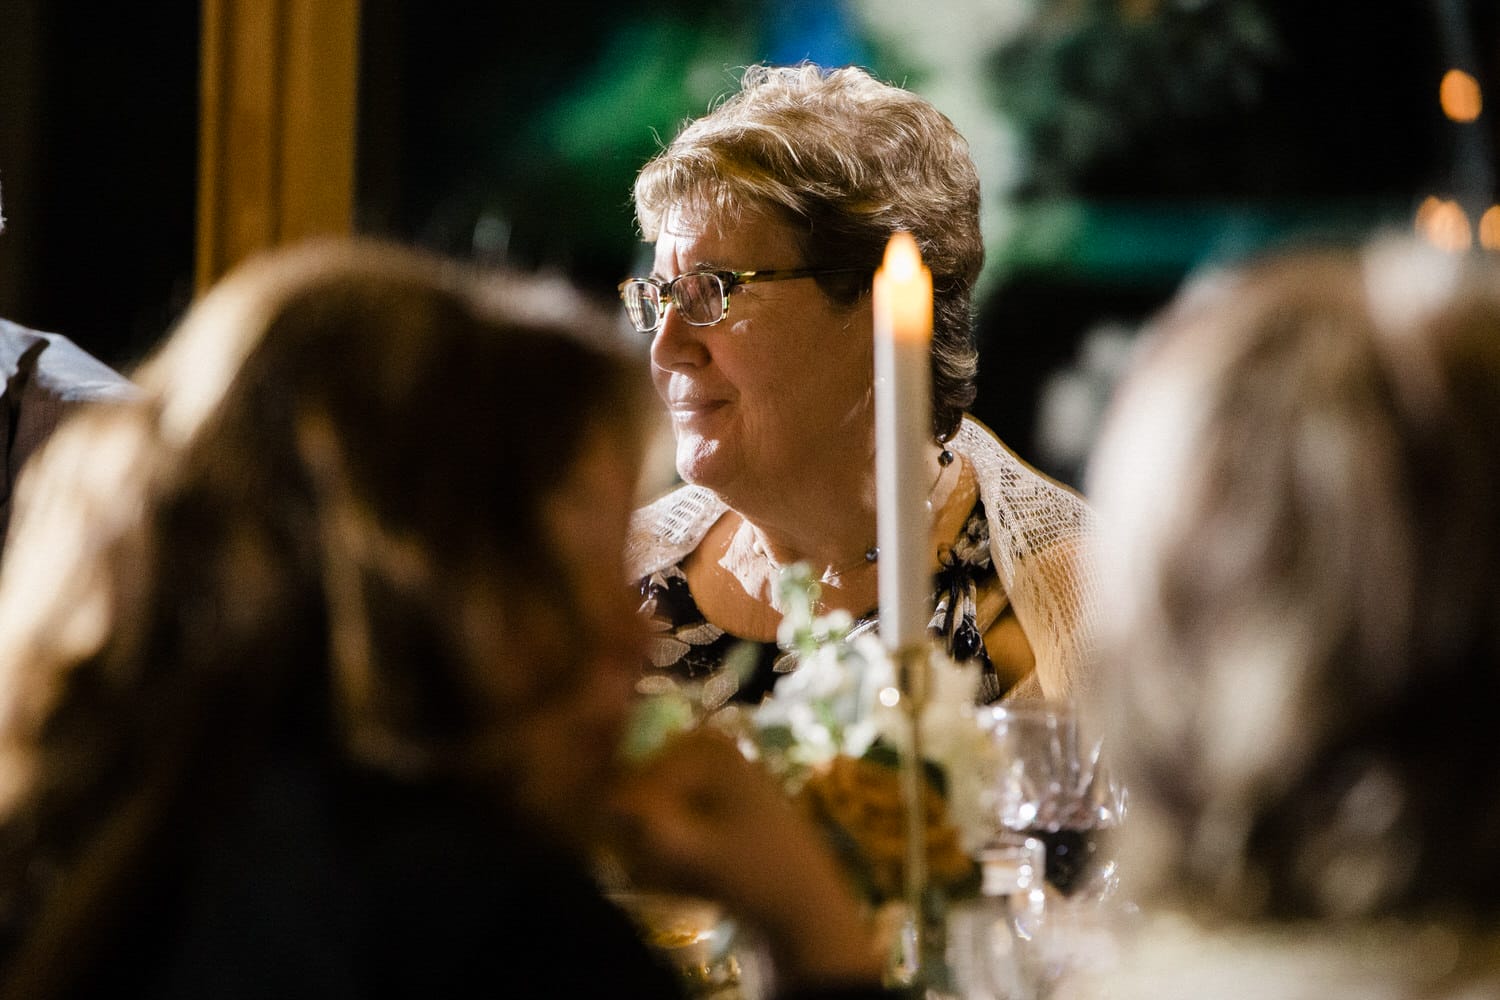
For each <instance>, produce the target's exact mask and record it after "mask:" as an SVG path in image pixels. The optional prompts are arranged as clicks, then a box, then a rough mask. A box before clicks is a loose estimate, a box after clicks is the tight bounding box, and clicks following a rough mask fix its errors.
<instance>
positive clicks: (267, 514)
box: [0, 241, 649, 965]
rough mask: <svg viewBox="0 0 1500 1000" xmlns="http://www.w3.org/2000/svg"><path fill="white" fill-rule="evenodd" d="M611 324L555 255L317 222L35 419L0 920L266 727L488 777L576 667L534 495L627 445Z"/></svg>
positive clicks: (634, 413) (264, 748)
mask: <svg viewBox="0 0 1500 1000" xmlns="http://www.w3.org/2000/svg"><path fill="white" fill-rule="evenodd" d="M618 323H619V321H618V319H617V316H616V314H615V312H614V311H613V310H604V309H602V308H601V307H600V305H599V304H598V303H596V302H592V301H588V300H586V299H585V298H584V296H583V295H582V294H581V293H580V292H579V291H578V290H577V289H576V288H574V287H572V286H570V285H568V284H566V283H565V282H564V281H562V280H560V279H555V278H547V277H543V276H539V275H519V274H510V275H507V274H495V273H485V272H481V271H478V270H473V269H470V268H468V267H466V266H463V265H460V264H457V263H454V262H449V261H442V260H438V259H436V258H431V257H428V256H426V255H423V254H421V253H418V252H416V251H411V250H406V249H402V248H399V247H395V246H390V245H385V244H382V243H375V242H365V241H354V242H350V243H336V242H318V243H314V244H310V245H307V246H303V247H298V248H295V249H293V250H285V251H280V252H277V253H274V254H270V255H267V256H266V257H264V258H261V259H257V260H254V261H252V262H250V263H247V264H246V265H244V266H242V267H241V268H240V269H239V270H238V271H236V272H235V273H233V274H232V275H231V276H229V277H228V278H227V279H226V280H225V281H224V282H223V283H222V284H221V285H219V286H218V287H216V288H215V289H213V290H212V291H211V292H209V293H208V294H207V295H206V296H205V297H204V298H203V299H202V300H201V301H200V302H199V303H198V304H196V305H195V306H194V308H193V309H192V310H191V311H190V312H189V314H188V315H187V316H186V317H185V319H184V321H183V323H182V324H181V326H180V327H179V328H178V329H177V330H176V331H175V332H174V333H173V335H172V336H171V337H170V338H169V339H168V341H167V342H166V343H165V344H164V346H163V347H162V348H161V349H160V351H159V352H158V353H157V354H156V355H155V356H154V357H152V358H150V359H149V360H148V361H147V362H146V363H145V364H144V365H143V366H142V367H141V368H140V369H139V370H138V371H137V372H136V373H134V378H135V381H136V382H137V383H138V384H139V385H140V387H141V388H142V390H143V393H142V397H141V398H140V399H139V400H138V401H134V402H131V403H129V404H127V405H123V406H113V407H111V408H109V409H101V410H98V411H89V412H85V413H83V414H81V415H80V416H79V417H78V418H77V419H76V420H74V421H71V422H69V423H68V424H66V425H64V426H63V427H62V428H61V429H60V430H59V431H58V433H57V434H56V435H55V436H54V438H53V439H52V440H51V442H50V443H49V444H48V446H47V447H46V449H45V451H44V452H43V453H42V454H41V455H40V457H39V458H38V460H37V461H36V462H35V464H34V465H32V466H30V467H28V469H27V471H26V473H25V475H24V477H23V479H22V482H21V484H20V490H19V493H18V498H17V508H16V520H15V527H14V529H13V534H12V537H11V541H10V545H9V547H8V548H7V550H6V554H5V560H4V564H3V570H0V941H3V940H4V939H5V937H6V936H7V935H8V936H10V937H12V938H13V937H14V936H15V935H18V934H21V933H23V932H24V933H30V930H31V928H32V927H33V926H39V927H40V928H41V932H40V933H39V934H38V935H37V938H38V939H40V940H41V942H42V943H41V944H40V945H37V944H36V943H35V941H33V942H32V945H33V952H35V951H36V949H37V948H38V947H40V948H41V949H42V950H43V952H45V949H46V948H47V947H48V944H47V942H51V946H53V947H62V946H63V945H61V944H60V942H68V941H72V940H74V937H73V932H74V931H75V930H76V928H77V926H79V924H80V922H86V921H87V920H90V919H93V906H92V905H91V904H92V903H94V902H97V901H98V900H100V899H106V898H108V897H109V895H110V891H111V887H112V886H115V884H116V881H117V880H118V879H120V878H125V877H127V875H128V872H129V870H130V868H131V859H132V858H133V857H134V856H135V854H136V853H138V852H139V851H141V850H144V849H145V847H146V844H147V843H148V841H150V840H151V838H152V835H153V834H152V832H153V830H155V829H157V828H158V827H160V826H161V825H162V824H163V823H165V822H167V821H168V818H169V817H173V818H174V819H173V821H174V822H176V821H177V820H176V819H175V817H178V816H179V815H181V814H182V813H183V812H184V811H187V812H191V811H192V810H193V809H195V808H198V809H201V808H202V806H201V802H200V803H195V802H194V799H195V798H199V799H202V798H207V797H211V796H212V795H218V794H222V789H223V788H225V787H233V786H234V782H235V781H236V779H238V778H241V777H243V776H244V775H245V774H246V773H247V772H248V771H251V770H253V768H254V767H255V762H256V761H258V760H260V759H261V758H263V757H264V755H266V754H268V753H278V752H282V751H283V750H284V749H285V748H287V747H292V748H301V749H302V750H304V751H306V752H308V753H310V754H313V755H314V756H322V757H326V758H327V759H329V760H331V761H335V762H336V761H344V762H347V763H349V764H355V765H358V766H361V767H368V768H373V769H375V770H378V771H380V772H383V773H386V774H390V775H393V776H396V777H398V778H428V777H435V778H440V779H443V780H482V781H485V782H502V783H503V775H504V771H505V765H504V760H503V758H502V757H501V756H498V755H499V754H501V750H499V749H497V748H499V747H501V746H503V743H504V739H503V737H504V732H505V726H506V724H507V719H510V718H513V717H515V716H516V715H517V714H518V713H523V712H526V711H528V710H530V709H532V708H534V707H535V706H536V705H538V704H539V703H542V702H545V700H546V699H548V698H551V697H556V696H557V695H558V694H559V693H561V692H564V691H566V690H567V689H568V686H569V685H570V684H574V683H577V679H576V678H573V677H570V676H569V675H568V673H567V672H566V671H564V670H562V669H561V667H562V665H564V664H566V663H568V662H569V658H568V657H565V656H560V655H556V654H558V652H559V650H560V647H561V646H562V644H564V643H565V642H569V641H572V642H575V643H576V642H578V641H581V640H577V639H574V640H569V639H568V638H567V634H568V633H567V630H566V628H565V622H566V619H567V609H568V601H569V595H568V593H567V588H566V587H565V586H564V584H563V582H562V581H563V580H564V579H565V577H566V575H567V574H566V573H565V571H564V568H563V567H560V566H559V565H558V564H557V557H556V556H555V555H554V553H553V551H552V548H551V545H550V541H549V536H548V533H547V531H546V530H545V523H546V522H545V509H546V506H547V502H548V498H549V496H551V495H552V494H553V492H554V491H555V490H557V489H559V488H560V484H562V483H563V482H564V480H565V478H566V476H567V474H568V470H569V469H570V467H571V464H572V462H573V461H574V459H575V458H576V457H577V456H578V455H579V453H580V451H581V449H582V448H583V447H584V443H585V441H586V440H590V439H591V436H593V435H597V434H599V433H603V432H606V431H612V432H613V433H618V434H619V435H620V442H621V447H622V448H635V447H637V444H636V443H635V442H634V441H633V435H635V433H636V432H637V430H639V428H640V426H641V425H640V424H639V423H638V422H637V421H638V420H639V419H640V418H639V414H642V413H644V412H645V404H646V399H647V394H648V393H649V382H648V381H647V380H646V377H645V370H644V367H643V365H642V363H641V359H640V358H638V357H636V356H635V355H634V353H633V351H634V348H633V347H627V346H626V345H627V341H626V340H625V339H624V335H623V330H622V329H621V328H620V327H619V325H618ZM622 585H623V581H622ZM549 654H550V655H549ZM546 668H550V669H546ZM37 920H40V921H41V922H40V924H36V923H35V922H36V921H37ZM32 958H33V962H34V963H36V962H40V963H41V964H42V965H46V963H47V962H48V961H53V962H54V963H55V962H59V961H64V962H65V961H66V956H59V955H52V956H50V958H49V956H47V955H46V954H41V955H40V956H38V955H36V954H34V955H33V956H32Z"/></svg>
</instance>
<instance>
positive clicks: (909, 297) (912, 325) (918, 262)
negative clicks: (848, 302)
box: [874, 231, 932, 341]
mask: <svg viewBox="0 0 1500 1000" xmlns="http://www.w3.org/2000/svg"><path fill="white" fill-rule="evenodd" d="M874 305H875V312H876V315H877V318H878V319H881V320H883V322H877V323H876V326H875V329H876V334H877V336H878V335H881V334H882V333H884V335H886V336H890V337H892V338H893V339H895V340H897V341H912V340H919V341H930V340H932V272H931V271H929V270H927V268H926V266H925V265H923V263H922V252H921V250H920V249H918V247H917V241H916V238H915V237H913V236H912V234H911V233H908V232H905V231H900V232H896V233H894V234H892V236H891V240H890V242H889V243H887V244H886V248H885V259H884V261H883V262H882V263H881V266H880V269H879V270H878V271H876V272H875V284H874Z"/></svg>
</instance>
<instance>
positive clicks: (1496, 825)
mask: <svg viewBox="0 0 1500 1000" xmlns="http://www.w3.org/2000/svg"><path fill="white" fill-rule="evenodd" d="M1146 336H1147V340H1146V341H1145V342H1144V343H1143V345H1142V355H1141V357H1140V358H1139V360H1138V362H1137V367H1136V368H1135V370H1133V371H1132V372H1131V373H1130V375H1129V376H1128V377H1127V379H1126V381H1125V383H1124V384H1123V385H1122V387H1121V389H1120V392H1119V395H1118V396H1117V398H1116V400H1115V403H1114V407H1113V409H1112V411H1111V413H1110V415H1109V419H1108V420H1107V422H1106V425H1105V429H1104V432H1103V434H1102V436H1101V438H1100V440H1099V442H1098V445H1097V449H1096V452H1095V455H1094V458H1093V464H1092V466H1091V469H1090V472H1089V476H1088V492H1089V494H1090V496H1091V499H1092V500H1093V501H1094V503H1095V505H1096V509H1097V510H1098V512H1099V515H1100V523H1101V531H1102V534H1101V537H1102V539H1103V540H1104V541H1103V543H1102V544H1101V545H1100V548H1099V553H1098V554H1099V571H1100V575H1099V580H1098V585H1099V588H1100V591H1099V594H1100V606H1101V607H1102V608H1104V609H1105V615H1104V620H1103V621H1102V622H1101V626H1100V648H1101V650H1102V658H1101V662H1100V664H1099V670H1100V677H1101V682H1102V684H1101V691H1100V701H1099V703H1100V705H1101V708H1102V710H1103V711H1104V712H1105V713H1106V715H1107V718H1108V719H1109V721H1110V723H1111V730H1112V732H1113V733H1114V737H1113V739H1114V747H1115V749H1116V752H1117V753H1118V754H1119V755H1120V756H1121V760H1122V769H1123V771H1124V773H1125V777H1126V782H1127V785H1128V786H1129V788H1130V795H1131V814H1130V817H1129V819H1128V821H1127V822H1128V826H1129V828H1130V829H1129V831H1128V832H1127V833H1126V834H1125V835H1124V842H1125V845H1126V847H1127V853H1128V859H1127V861H1126V863H1125V865H1124V866H1123V867H1122V870H1123V871H1126V872H1127V873H1128V875H1130V876H1133V877H1134V878H1135V880H1136V883H1135V884H1136V888H1137V890H1138V891H1139V892H1141V893H1143V894H1144V895H1146V896H1147V897H1150V898H1155V897H1158V896H1159V897H1165V898H1168V899H1170V900H1173V901H1175V902H1177V903H1179V904H1181V905H1183V906H1185V907H1187V908H1190V909H1195V910H1198V911H1202V912H1206V913H1213V914H1219V915H1221V916H1223V915H1234V916H1269V917H1275V918H1298V917H1325V916H1333V917H1341V918H1359V917H1370V916H1376V915H1391V914H1395V915H1415V914H1427V913H1431V912H1433V911H1439V910H1460V911H1467V912H1468V913H1469V914H1471V915H1475V916H1482V917H1484V918H1486V919H1489V920H1493V919H1494V918H1495V917H1496V916H1500V906H1497V904H1496V903H1495V900H1496V899H1497V898H1500V897H1497V892H1500V857H1497V856H1496V855H1495V853H1494V851H1493V846H1492V845H1493V843H1494V842H1495V840H1496V839H1497V838H1500V793H1497V792H1496V791H1495V788H1496V786H1495V783H1494V778H1493V775H1494V774H1495V773H1496V771H1497V769H1500V742H1497V741H1496V740H1495V738H1494V734H1495V733H1496V732H1497V731H1500V270H1497V268H1496V266H1495V264H1494V263H1493V262H1492V261H1488V260H1484V259H1480V258H1465V257H1457V256H1449V255H1442V254H1438V253H1437V252H1436V251H1432V250H1431V249H1430V248H1422V247H1418V246H1414V245H1408V244H1407V243H1406V242H1405V241H1404V240H1402V241H1393V240H1385V239H1382V240H1378V241H1375V242H1374V243H1372V244H1371V245H1370V246H1368V247H1365V248H1362V249H1361V250H1360V251H1355V250H1352V249H1345V250H1340V249H1314V248H1306V249H1302V250H1298V251H1291V250H1287V251H1283V252H1281V253H1277V254H1274V255H1271V256H1269V257H1268V258H1266V259H1263V260H1260V261H1255V262H1249V263H1246V264H1245V265H1243V266H1241V267H1239V268H1236V269H1233V270H1230V271H1227V272H1216V273H1214V274H1212V275H1211V276H1206V277H1204V278H1203V279H1201V280H1198V281H1195V282H1193V283H1192V284H1191V286H1190V287H1189V288H1188V289H1186V290H1185V291H1184V292H1183V293H1182V295H1181V296H1180V297H1179V299H1178V301H1177V302H1176V303H1174V304H1173V306H1172V307H1171V308H1169V309H1168V310H1166V311H1165V312H1164V314H1163V315H1162V316H1161V317H1159V319H1158V321H1157V322H1156V323H1155V324H1153V325H1152V326H1151V327H1150V328H1149V329H1148V332H1147V335H1146Z"/></svg>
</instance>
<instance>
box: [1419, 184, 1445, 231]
mask: <svg viewBox="0 0 1500 1000" xmlns="http://www.w3.org/2000/svg"><path fill="white" fill-rule="evenodd" d="M1442 207H1443V199H1441V198H1439V197H1438V196H1437V195H1435V194H1430V195H1428V196H1427V197H1425V198H1423V199H1422V203H1421V204H1420V205H1418V206H1417V218H1416V223H1417V232H1419V233H1425V232H1427V227H1428V226H1430V225H1432V213H1434V212H1436V211H1437V210H1438V209H1440V208H1442Z"/></svg>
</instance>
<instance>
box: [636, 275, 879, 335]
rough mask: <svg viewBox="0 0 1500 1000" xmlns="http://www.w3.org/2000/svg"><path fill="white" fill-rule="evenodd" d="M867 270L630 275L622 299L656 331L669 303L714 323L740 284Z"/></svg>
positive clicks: (700, 321)
mask: <svg viewBox="0 0 1500 1000" xmlns="http://www.w3.org/2000/svg"><path fill="white" fill-rule="evenodd" d="M868 270H869V268H864V267H798V268H790V269H787V270H780V271H689V272H687V273H686V274H679V275H678V276H677V277H675V278H673V279H672V280H671V281H658V280H657V279H656V278H627V279H626V280H624V281H622V282H620V298H621V300H622V301H624V303H625V312H626V313H627V314H628V315H629V316H630V322H631V323H632V324H634V326H635V328H636V329H637V330H639V331H640V332H641V333H655V332H656V331H657V330H659V329H661V324H662V321H663V320H664V319H665V318H666V308H667V306H668V305H671V306H672V307H673V308H675V309H676V310H677V312H678V313H679V314H680V315H681V316H682V318H683V319H685V320H687V322H689V323H691V324H692V325H693V326H713V325H714V324H715V323H717V322H719V321H720V320H722V319H723V318H724V317H725V316H727V315H729V293H730V292H732V291H734V289H735V286H737V285H749V284H753V283H755V282H757V281H791V280H793V279H795V278H815V277H818V276H819V275H823V274H852V273H854V272H855V271H868Z"/></svg>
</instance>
